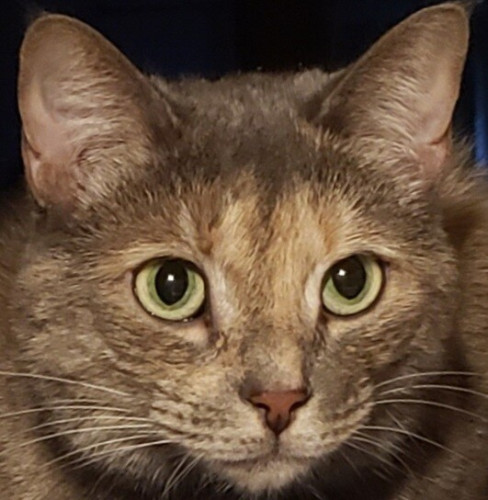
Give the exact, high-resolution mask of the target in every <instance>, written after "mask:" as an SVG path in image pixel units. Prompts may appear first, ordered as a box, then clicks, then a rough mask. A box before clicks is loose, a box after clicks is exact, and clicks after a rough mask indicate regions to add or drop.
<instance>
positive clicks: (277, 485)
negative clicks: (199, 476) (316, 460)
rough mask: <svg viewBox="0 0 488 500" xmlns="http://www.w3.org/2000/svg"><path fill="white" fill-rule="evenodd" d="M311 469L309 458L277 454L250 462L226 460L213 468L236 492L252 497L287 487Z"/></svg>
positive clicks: (246, 460)
mask: <svg viewBox="0 0 488 500" xmlns="http://www.w3.org/2000/svg"><path fill="white" fill-rule="evenodd" d="M311 465H312V459H311V458H305V457H298V456H291V455H288V454H286V453H283V452H280V451H273V452H270V453H266V454H263V455H260V456H257V457H251V458H244V459H236V460H233V459H226V460H222V461H219V463H218V464H217V463H216V464H215V466H216V468H217V470H218V471H219V474H224V476H226V477H227V478H228V479H230V480H231V481H232V482H233V483H234V484H235V485H236V486H237V487H238V488H239V489H243V490H246V491H249V492H251V493H260V492H262V491H265V490H267V491H272V490H279V489H281V488H283V487H286V486H287V485H288V484H290V483H292V482H293V481H295V480H296V479H297V478H298V477H299V476H302V475H304V474H306V473H307V472H308V471H309V470H310V467H311Z"/></svg>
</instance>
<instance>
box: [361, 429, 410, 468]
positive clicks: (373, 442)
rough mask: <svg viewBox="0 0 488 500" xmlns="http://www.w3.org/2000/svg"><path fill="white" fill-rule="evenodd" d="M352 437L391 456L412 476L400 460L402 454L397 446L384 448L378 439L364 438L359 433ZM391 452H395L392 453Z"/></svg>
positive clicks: (405, 464) (406, 465) (364, 436)
mask: <svg viewBox="0 0 488 500" xmlns="http://www.w3.org/2000/svg"><path fill="white" fill-rule="evenodd" d="M353 436H354V439H355V440H357V441H362V442H364V443H368V444H370V445H372V446H375V447H377V448H379V449H380V450H383V451H384V452H385V453H386V454H388V455H389V456H391V457H393V458H394V459H395V460H397V461H398V462H399V463H400V464H401V465H402V466H403V467H404V468H405V471H407V473H409V474H411V475H413V472H412V470H411V469H410V467H409V466H408V464H407V463H406V462H405V461H404V460H403V459H402V458H400V454H401V453H403V450H402V449H401V448H400V447H399V446H398V445H396V444H393V445H392V448H391V449H389V448H388V447H387V446H385V445H384V444H383V443H382V442H381V441H379V440H378V439H373V438H372V437H371V436H366V435H364V434H363V433H362V432H359V431H358V432H357V433H356V434H355V435H353ZM393 450H394V451H395V452H392V451H393ZM392 465H393V464H392Z"/></svg>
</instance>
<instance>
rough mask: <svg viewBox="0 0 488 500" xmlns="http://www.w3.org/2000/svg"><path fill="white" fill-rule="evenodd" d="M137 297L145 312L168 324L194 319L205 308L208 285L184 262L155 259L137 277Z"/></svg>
mask: <svg viewBox="0 0 488 500" xmlns="http://www.w3.org/2000/svg"><path fill="white" fill-rule="evenodd" d="M135 293H136V296H137V298H138V299H139V302H140V303H141V305H142V307H144V309H145V310H146V311H147V312H148V313H150V314H152V315H153V316H157V317H158V318H161V319H164V320H167V321H185V320H190V319H194V318H195V317H197V316H198V315H199V314H200V312H201V311H202V310H203V307H204V304H205V282H204V280H203V278H202V276H201V274H200V273H199V272H198V271H197V270H196V269H195V267H194V266H193V265H192V264H191V263H190V262H187V261H185V260H182V259H172V258H166V259H164V258H163V259H154V260H152V261H149V262H148V263H146V264H145V265H144V266H143V267H142V268H141V269H140V270H139V271H138V272H137V274H136V276H135Z"/></svg>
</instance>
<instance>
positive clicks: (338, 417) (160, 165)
mask: <svg viewBox="0 0 488 500" xmlns="http://www.w3.org/2000/svg"><path fill="white" fill-rule="evenodd" d="M468 36H469V34H468V13H467V12H466V10H465V8H464V7H463V6H462V5H461V4H459V3H451V2H448V3H445V4H441V5H438V6H435V7H429V8H426V9H423V10H420V11H418V12H417V13H415V14H413V15H412V16H410V17H408V18H407V19H406V20H404V21H403V22H401V23H400V24H398V25H397V26H396V27H394V28H393V29H391V30H390V31H389V32H388V33H387V34H386V35H384V36H383V37H382V38H381V39H380V40H379V41H378V42H376V43H375V44H374V45H373V46H372V47H371V48H370V49H369V50H368V51H367V52H366V53H365V54H364V55H363V56H362V57H360V58H359V59H358V60H357V61H356V62H354V63H353V64H351V65H350V66H348V67H346V68H344V69H342V70H339V71H338V72H335V73H332V74H327V73H325V72H323V71H321V70H318V69H315V70H306V71H303V72H300V73H296V74H281V75H269V74H265V73H263V74H260V73H257V74H245V75H234V76H227V77H224V78H222V79H220V80H218V81H214V82H209V81H205V80H201V79H188V80H185V79H184V80H180V81H175V82H169V81H165V80H164V79H161V78H158V77H154V76H146V75H144V74H142V73H141V72H140V71H139V70H138V69H136V68H135V67H134V66H133V65H132V64H131V63H130V62H129V61H128V60H127V59H126V58H125V57H124V56H123V55H122V54H121V53H120V52H119V51H118V50H117V49H116V48H115V47H114V46H112V45H111V44H110V43H109V42H108V41H107V40H105V39H104V38H103V37H102V36H101V35H100V34H98V33H97V32H95V31H94V30H93V29H91V28H90V27H88V26H86V25H84V24H83V23H81V22H80V21H77V20H74V19H72V18H69V17H65V16H62V15H56V14H43V15H41V16H40V17H39V18H37V19H36V20H35V21H34V22H33V23H32V24H31V25H30V27H29V28H28V30H27V33H26V35H25V39H24V41H23V44H22V47H21V52H20V71H19V87H18V89H19V92H18V95H19V109H20V114H21V118H22V156H23V161H24V165H25V178H26V186H27V189H26V190H21V191H19V192H18V193H17V194H15V195H12V198H11V199H9V200H8V201H5V202H4V205H3V208H2V214H3V215H2V221H1V232H0V234H1V237H0V242H1V251H0V255H1V259H0V260H1V267H0V281H1V286H0V290H1V291H0V294H1V307H0V311H1V313H0V314H1V330H0V332H1V333H0V379H1V383H0V421H1V425H0V498H2V499H11V500H46V499H50V500H68V499H69V500H87V499H90V500H123V499H126V500H127V499H131V500H136V499H137V500H164V499H179V500H191V499H213V500H218V499H225V500H233V499H276V500H285V499H305V500H306V499H323V500H345V499H347V500H359V499H361V500H369V499H371V500H414V499H415V500H420V499H422V500H437V499H448V498H456V499H457V500H468V499H470V500H481V499H486V498H488V425H487V419H488V401H487V397H488V257H487V252H488V184H487V181H486V179H485V176H484V174H483V173H482V169H479V168H476V166H475V165H474V164H473V162H472V160H471V159H470V158H471V156H470V152H469V147H468V146H467V145H466V141H463V140H460V139H456V138H455V137H454V135H453V134H452V133H451V128H452V127H451V122H452V113H453V109H454V106H455V103H456V100H457V97H458V94H459V89H460V79H461V74H462V71H463V65H464V60H465V55H466V50H467V46H468Z"/></svg>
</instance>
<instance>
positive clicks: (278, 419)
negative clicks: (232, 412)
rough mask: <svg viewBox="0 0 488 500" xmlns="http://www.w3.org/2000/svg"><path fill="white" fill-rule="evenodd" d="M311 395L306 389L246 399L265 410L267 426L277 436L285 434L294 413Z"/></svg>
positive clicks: (265, 394) (270, 392) (268, 392)
mask: <svg viewBox="0 0 488 500" xmlns="http://www.w3.org/2000/svg"><path fill="white" fill-rule="evenodd" d="M309 398H310V395H309V393H308V391H307V390H306V389H296V390H289V391H263V392H259V393H257V394H252V395H250V396H249V397H248V398H246V399H247V400H248V401H249V402H250V403H252V405H253V406H255V407H256V408H260V409H263V410H265V412H266V424H267V426H268V427H269V428H270V429H271V430H272V431H273V432H274V433H275V434H276V435H278V434H280V433H281V432H283V431H284V430H285V429H286V428H287V427H288V426H289V425H290V422H291V418H292V415H293V413H294V412H295V411H296V410H297V409H298V408H300V407H301V406H303V405H304V404H305V403H306V402H307V401H308V399H309Z"/></svg>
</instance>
